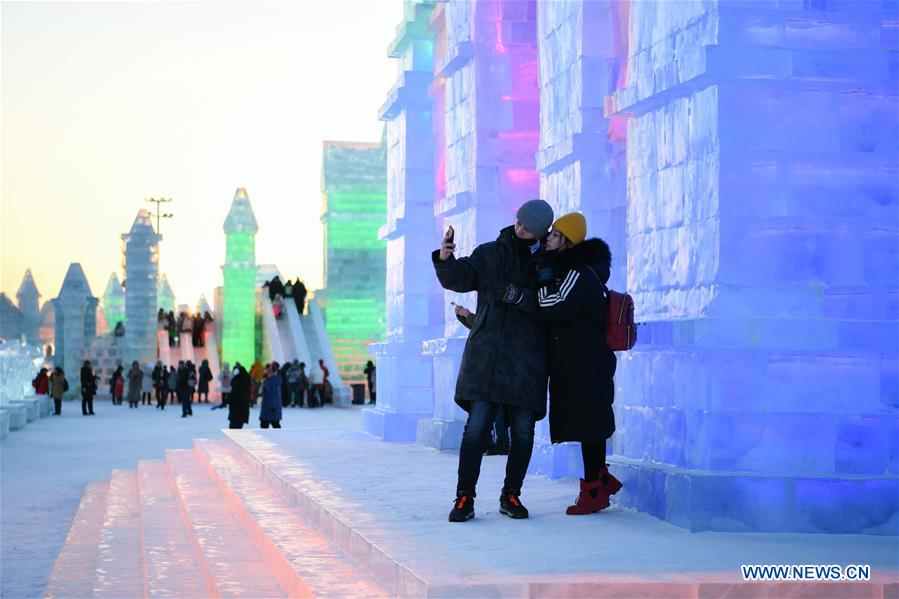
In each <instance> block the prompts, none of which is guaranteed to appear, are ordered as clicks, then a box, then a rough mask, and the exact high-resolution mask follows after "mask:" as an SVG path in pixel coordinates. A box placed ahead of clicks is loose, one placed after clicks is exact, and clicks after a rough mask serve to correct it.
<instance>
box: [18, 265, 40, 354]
mask: <svg viewBox="0 0 899 599" xmlns="http://www.w3.org/2000/svg"><path fill="white" fill-rule="evenodd" d="M16 301H17V303H18V307H19V312H20V313H21V314H22V334H23V335H25V337H26V339H27V340H28V343H31V344H34V345H40V334H39V329H40V326H41V309H40V301H41V294H40V292H39V291H38V290H37V285H35V283H34V277H33V276H32V275H31V269H30V268H29V269H27V270H26V271H25V276H23V277H22V283H21V284H20V285H19V290H18V291H16Z"/></svg>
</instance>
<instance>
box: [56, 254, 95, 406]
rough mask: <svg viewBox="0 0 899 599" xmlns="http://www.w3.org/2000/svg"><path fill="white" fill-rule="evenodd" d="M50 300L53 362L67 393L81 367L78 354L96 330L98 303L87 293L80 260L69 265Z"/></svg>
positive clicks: (71, 388)
mask: <svg viewBox="0 0 899 599" xmlns="http://www.w3.org/2000/svg"><path fill="white" fill-rule="evenodd" d="M52 302H53V309H54V312H55V314H54V327H55V334H54V338H55V341H56V347H55V348H54V354H53V364H54V366H60V367H62V369H63V370H64V371H65V373H66V377H67V378H68V379H69V384H70V394H71V395H75V394H76V391H77V387H78V378H77V377H78V372H79V371H80V369H81V363H80V362H79V356H80V353H81V351H82V349H83V348H84V347H85V346H86V344H87V343H88V342H89V341H90V340H91V339H93V338H94V337H95V336H96V334H97V305H98V304H99V303H100V301H99V300H98V299H97V298H96V297H94V296H93V295H92V294H91V288H90V285H89V284H88V282H87V277H86V276H84V270H83V269H82V268H81V265H80V264H78V263H77V262H73V263H72V264H70V265H69V270H68V271H67V272H66V276H65V278H64V279H63V282H62V287H61V288H60V290H59V295H58V296H57V297H55V298H54V299H53V300H52Z"/></svg>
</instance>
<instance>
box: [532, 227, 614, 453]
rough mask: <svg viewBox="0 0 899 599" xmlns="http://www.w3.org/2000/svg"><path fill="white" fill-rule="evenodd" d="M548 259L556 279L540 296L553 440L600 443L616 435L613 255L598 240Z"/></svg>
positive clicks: (544, 286)
mask: <svg viewBox="0 0 899 599" xmlns="http://www.w3.org/2000/svg"><path fill="white" fill-rule="evenodd" d="M546 255H547V257H548V259H549V263H550V265H551V267H552V278H551V279H548V280H541V285H540V290H539V291H538V294H537V296H538V303H539V305H540V310H541V313H542V314H543V315H544V316H545V317H546V318H547V320H548V321H549V323H550V324H549V377H550V378H549V429H550V436H551V438H552V441H553V443H561V442H564V441H581V442H588V443H597V442H601V441H604V440H605V439H608V438H609V437H611V436H612V433H613V432H615V415H614V414H613V412H612V402H613V401H614V399H615V382H614V379H613V377H614V376H615V366H616V358H615V354H614V353H613V352H612V350H610V349H609V346H608V345H607V344H606V307H607V304H606V295H605V283H606V282H608V280H609V270H610V267H611V262H612V255H611V252H610V251H609V246H608V245H606V243H605V242H604V241H603V240H601V239H595V238H594V239H588V240H586V241H584V242H583V243H580V244H578V245H576V246H574V247H573V248H569V249H567V250H565V251H562V252H547V254H546ZM591 267H592V268H591ZM542 278H543V277H541V279H542ZM600 280H601V281H602V283H600Z"/></svg>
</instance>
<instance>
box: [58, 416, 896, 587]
mask: <svg viewBox="0 0 899 599" xmlns="http://www.w3.org/2000/svg"><path fill="white" fill-rule="evenodd" d="M375 454H377V458H373V456H374V455H375ZM362 462H364V463H365V467H364V468H360V466H359V464H360V463H362ZM504 464H505V460H504V459H489V458H488V459H485V462H484V468H483V469H482V478H483V479H485V481H493V482H496V483H497V484H499V482H500V481H501V480H502V475H503V472H504ZM455 467H456V456H454V455H452V454H446V453H436V452H433V451H431V450H429V449H427V448H424V447H421V446H416V445H405V444H401V443H383V442H380V441H377V440H375V439H372V438H371V437H370V436H368V435H365V434H364V433H361V432H359V431H347V430H339V429H307V430H289V429H285V430H281V431H256V430H245V431H225V437H224V438H223V439H222V440H215V441H212V440H197V441H195V444H194V447H193V449H192V450H169V451H168V452H167V454H166V459H165V461H141V462H139V463H138V465H137V470H136V471H122V470H116V471H113V475H112V479H111V480H110V481H109V482H108V483H96V484H90V485H88V486H87V489H86V491H85V494H84V496H83V499H82V502H81V505H80V507H79V508H78V511H77V513H76V515H75V517H74V521H73V523H72V526H71V529H70V531H69V534H68V536H67V538H66V543H65V544H64V546H63V549H62V551H61V552H60V555H59V557H58V559H57V562H56V564H55V567H54V570H53V573H52V575H51V579H50V582H49V585H48V587H47V590H46V596H47V597H85V596H95V597H138V596H139V597H155V596H160V597H162V596H165V597H190V598H194V597H301V596H318V597H354V598H355V597H360V598H361V597H383V596H395V597H607V596H614V597H637V596H639V597H656V596H659V597H685V598H686V597H689V598H699V597H719V596H720V597H724V596H727V597H744V596H747V597H748V596H751V597H785V596H790V597H872V598H874V597H876V598H878V599H881V598H883V599H885V598H886V597H896V596H897V592H899V577H897V573H896V567H895V563H896V552H897V549H896V547H895V543H894V541H895V539H894V538H892V539H890V538H883V537H876V538H871V537H866V538H859V535H789V536H785V535H744V534H741V533H699V534H697V533H690V532H688V531H684V530H683V529H680V528H678V527H675V526H672V525H670V524H668V523H665V522H662V521H659V520H657V519H655V518H652V517H651V516H647V515H646V514H640V513H636V512H633V511H628V510H621V509H612V510H610V511H609V512H606V513H604V514H601V515H596V516H588V517H583V518H571V517H566V516H564V515H563V514H562V513H561V511H562V509H564V507H563V506H564V505H566V503H567V501H568V500H570V499H571V498H572V497H573V495H574V493H575V492H576V483H575V482H572V481H568V482H564V481H556V480H549V479H546V478H535V479H533V480H531V479H529V480H528V490H527V493H526V496H527V498H528V501H529V506H530V507H531V519H530V520H529V521H527V522H518V521H511V520H509V519H507V518H505V517H503V516H501V515H499V514H498V513H497V509H496V498H495V496H493V495H492V493H488V492H487V485H486V484H485V486H484V492H483V493H482V495H483V496H482V497H481V496H479V498H478V500H477V501H478V508H477V513H478V517H477V519H476V520H474V521H472V522H471V523H468V524H463V525H451V524H449V523H447V522H446V513H447V511H448V509H449V506H450V502H448V501H444V500H443V499H441V498H439V497H437V495H438V494H440V493H443V492H444V491H446V490H447V489H449V488H451V487H452V483H453V481H454V478H453V476H454V472H455ZM362 471H364V476H363V475H361V474H360V472H362ZM398 471H402V475H401V476H399V475H398V474H397V472H398ZM603 538H612V539H615V542H614V544H615V547H614V551H610V550H609V545H608V543H602V542H599V540H601V539H603ZM800 555H801V556H803V559H806V560H808V562H809V563H822V564H830V563H842V564H851V563H867V564H870V565H871V568H872V575H873V577H872V579H871V580H870V581H866V582H853V583H848V582H846V583H844V582H832V581H823V582H788V583H784V582H781V583H770V582H745V581H743V580H742V579H740V578H739V574H738V572H739V564H740V563H766V562H765V561H764V560H766V559H767V560H769V561H771V563H790V562H791V561H793V562H795V561H796V558H797V557H798V556H800ZM791 556H792V557H791ZM797 563H798V562H797Z"/></svg>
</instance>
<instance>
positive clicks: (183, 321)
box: [156, 308, 215, 347]
mask: <svg viewBox="0 0 899 599" xmlns="http://www.w3.org/2000/svg"><path fill="white" fill-rule="evenodd" d="M156 320H157V322H158V323H159V330H161V331H168V334H169V347H180V346H181V344H182V343H184V341H183V340H184V339H187V338H190V343H191V345H192V346H193V347H205V346H206V325H207V324H209V323H210V322H213V321H214V320H215V319H214V318H213V316H212V314H210V313H209V311H205V312H203V314H202V315H201V314H200V313H199V312H198V313H196V314H192V313H190V312H180V313H179V314H178V315H177V316H175V313H174V311H169V312H166V311H165V310H163V309H162V308H160V309H159V312H157V313H156Z"/></svg>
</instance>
